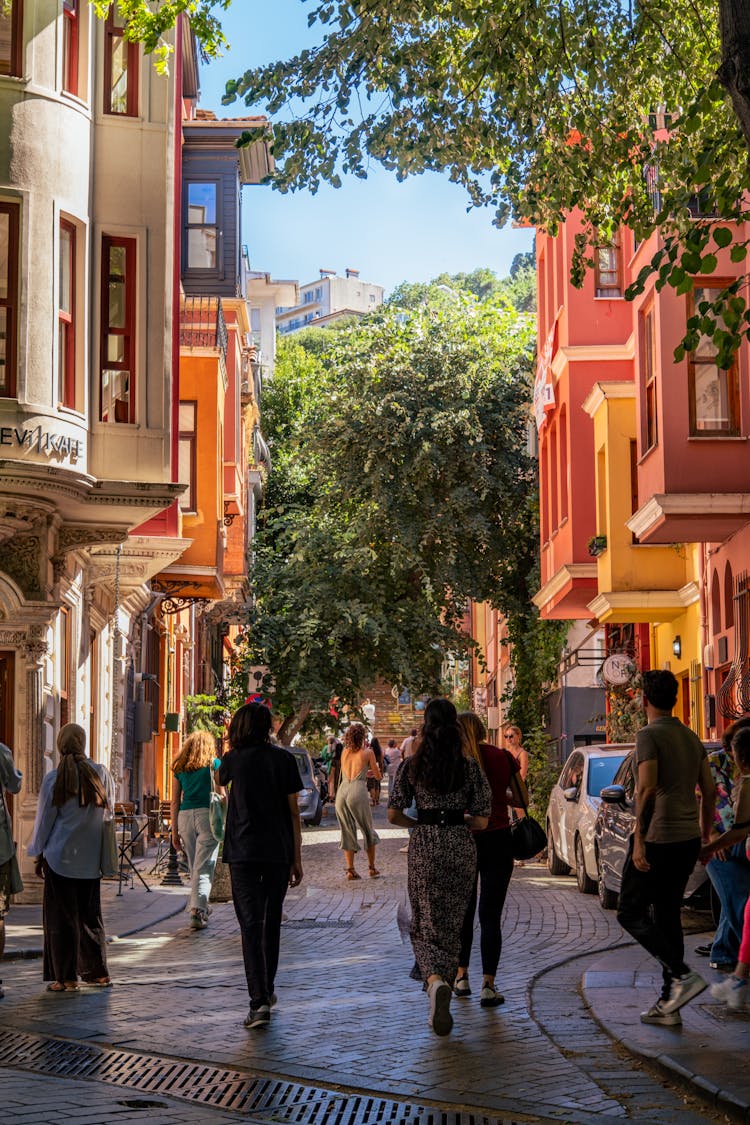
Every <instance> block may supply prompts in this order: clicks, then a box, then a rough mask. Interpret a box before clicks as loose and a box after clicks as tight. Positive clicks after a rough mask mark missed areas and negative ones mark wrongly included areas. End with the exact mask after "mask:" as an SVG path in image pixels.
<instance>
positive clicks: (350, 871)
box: [346, 867, 362, 879]
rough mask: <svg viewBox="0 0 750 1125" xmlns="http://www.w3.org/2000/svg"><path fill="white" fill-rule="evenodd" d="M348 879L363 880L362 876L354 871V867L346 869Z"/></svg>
mask: <svg viewBox="0 0 750 1125" xmlns="http://www.w3.org/2000/svg"><path fill="white" fill-rule="evenodd" d="M346 877H347V879H361V878H362V876H361V875H358V874H357V872H356V871H355V870H354V868H353V867H347V868H346Z"/></svg>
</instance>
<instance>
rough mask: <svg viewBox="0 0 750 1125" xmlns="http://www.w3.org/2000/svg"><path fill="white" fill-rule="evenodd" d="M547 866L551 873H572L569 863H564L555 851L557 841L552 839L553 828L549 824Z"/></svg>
mask: <svg viewBox="0 0 750 1125" xmlns="http://www.w3.org/2000/svg"><path fill="white" fill-rule="evenodd" d="M547 868H548V869H549V873H550V875H570V868H569V867H568V865H567V863H563V861H562V860H561V859H560V857H559V856H558V854H557V852H556V851H555V841H554V840H553V839H552V829H551V828H550V826H549V824H548V825H547Z"/></svg>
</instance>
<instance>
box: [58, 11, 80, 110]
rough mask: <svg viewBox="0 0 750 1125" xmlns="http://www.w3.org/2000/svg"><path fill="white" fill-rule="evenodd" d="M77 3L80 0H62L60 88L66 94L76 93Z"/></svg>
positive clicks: (78, 19) (78, 25)
mask: <svg viewBox="0 0 750 1125" xmlns="http://www.w3.org/2000/svg"><path fill="white" fill-rule="evenodd" d="M79 3H80V0H63V26H62V57H63V58H62V66H63V73H62V88H63V90H65V91H66V92H67V93H68V94H77V93H78V34H79V27H80V18H79V11H78V5H79Z"/></svg>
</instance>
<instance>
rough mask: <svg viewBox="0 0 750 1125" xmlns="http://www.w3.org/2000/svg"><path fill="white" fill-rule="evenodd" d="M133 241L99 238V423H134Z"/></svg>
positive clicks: (106, 237) (107, 237)
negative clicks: (100, 293) (100, 242)
mask: <svg viewBox="0 0 750 1125" xmlns="http://www.w3.org/2000/svg"><path fill="white" fill-rule="evenodd" d="M135 270H136V244H135V239H134V238H111V237H110V236H109V235H104V237H103V238H102V313H101V362H100V374H101V378H100V394H101V405H100V414H99V417H100V418H101V420H102V422H134V421H135V340H136V337H135V283H136V276H135Z"/></svg>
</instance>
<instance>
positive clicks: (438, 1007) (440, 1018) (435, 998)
mask: <svg viewBox="0 0 750 1125" xmlns="http://www.w3.org/2000/svg"><path fill="white" fill-rule="evenodd" d="M427 995H428V996H429V998H430V1018H429V1024H430V1027H431V1028H432V1030H433V1031H434V1032H435V1034H436V1035H448V1033H449V1032H450V1030H451V1028H452V1027H453V1016H452V1015H451V986H450V985H449V984H446V983H445V981H444V980H434V981H433V982H432V984H428V985H427Z"/></svg>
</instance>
